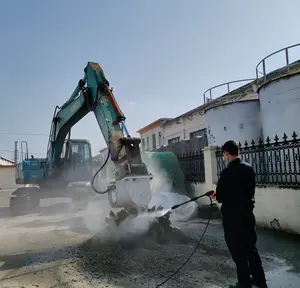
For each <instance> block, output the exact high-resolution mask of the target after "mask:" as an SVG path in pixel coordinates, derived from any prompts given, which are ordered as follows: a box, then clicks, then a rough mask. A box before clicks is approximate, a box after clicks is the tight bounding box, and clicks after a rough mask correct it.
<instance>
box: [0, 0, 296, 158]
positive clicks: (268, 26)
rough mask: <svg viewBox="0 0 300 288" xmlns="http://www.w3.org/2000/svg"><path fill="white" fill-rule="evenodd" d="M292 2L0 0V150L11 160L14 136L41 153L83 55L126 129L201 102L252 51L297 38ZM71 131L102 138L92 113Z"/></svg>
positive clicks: (236, 74) (241, 70) (235, 73)
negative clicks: (109, 90) (94, 65)
mask: <svg viewBox="0 0 300 288" xmlns="http://www.w3.org/2000/svg"><path fill="white" fill-rule="evenodd" d="M299 11H300V1H298V0H285V1H279V0H263V1H262V0H244V1H240V0H226V1H222V0H218V1H217V0H210V1H204V0H164V1H160V0H151V1H150V0H119V1H117V0H110V1H104V0H85V1H83V0H81V1H79V0H52V1H40V0H26V1H23V0H10V1H3V2H1V10H0V37H1V38H0V39H1V40H0V51H1V54H0V84H1V92H0V93H1V105H0V155H2V156H4V157H8V158H11V159H13V149H14V141H27V142H28V146H29V151H30V153H31V154H34V155H35V156H37V157H43V156H44V155H45V153H46V149H47V143H48V135H49V131H50V124H51V121H52V117H53V112H54V108H55V106H56V105H61V104H63V103H64V102H65V101H66V100H67V99H68V98H69V96H70V95H71V93H72V92H73V90H74V88H75V87H76V85H77V83H78V80H79V79H80V78H82V76H83V69H84V68H85V66H86V64H87V62H88V61H92V62H98V63H99V64H100V66H101V67H102V68H103V70H104V73H105V75H106V78H107V79H108V80H109V82H110V84H111V86H112V87H113V88H114V95H115V97H116V99H117V101H118V102H119V105H120V107H121V109H122V111H123V112H124V114H125V115H126V117H127V121H126V122H127V127H128V129H129V131H130V132H131V134H132V135H135V134H136V131H137V130H138V129H139V128H142V127H144V126H146V125H147V124H149V123H150V122H152V121H155V120H156V119H158V118H160V117H176V116H178V115H180V114H182V113H184V112H187V111H188V110H190V109H193V108H195V107H197V106H199V105H201V104H203V96H202V95H203V92H204V91H205V90H206V89H208V88H210V87H212V86H215V85H218V84H220V83H223V82H227V81H232V80H237V79H244V78H254V77H255V67H256V65H257V64H258V63H259V61H260V60H261V59H262V58H264V57H265V56H267V55H269V54H271V53H272V52H275V51H276V50H279V49H281V48H284V47H286V46H290V45H293V44H296V43H298V42H299V27H300V17H299ZM293 51H294V52H293ZM292 53H294V54H293V57H295V59H294V60H296V59H297V58H298V59H299V58H300V48H298V49H294V50H292ZM284 60H285V58H284V54H280V57H277V56H276V57H273V58H272V59H271V60H270V63H269V64H268V66H267V67H273V68H279V67H280V66H282V65H284ZM272 65H273V66H272ZM72 137H74V138H84V139H89V140H90V142H91V144H92V149H93V154H94V155H96V154H97V152H98V151H99V150H100V149H101V148H104V147H105V146H106V143H105V142H104V139H103V136H102V134H101V131H100V128H99V127H98V125H97V122H96V119H95V118H94V115H93V114H92V113H90V114H88V115H87V116H86V117H85V118H84V119H83V120H81V121H80V122H79V123H77V124H76V125H75V126H74V128H73V130H72Z"/></svg>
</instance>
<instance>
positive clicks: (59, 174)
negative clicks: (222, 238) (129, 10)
mask: <svg viewBox="0 0 300 288" xmlns="http://www.w3.org/2000/svg"><path fill="white" fill-rule="evenodd" d="M89 112H93V113H94V115H95V117H96V120H97V122H98V124H99V127H100V129H101V132H102V134H103V136H104V139H105V142H106V144H107V147H108V154H107V159H106V161H105V163H104V164H103V165H102V166H101V167H100V168H99V169H98V170H97V172H96V173H95V174H94V175H93V173H94V171H95V164H93V162H92V153H91V145H90V143H89V141H88V140H85V139H71V128H72V127H73V126H74V125H75V124H76V123H78V122H79V121H80V120H81V119H82V118H83V117H85V116H86V115H87V114H88V113H89ZM125 120H126V117H125V116H124V114H123V112H122V111H121V109H120V107H119V105H118V103H117V101H116V99H115V97H114V95H113V91H112V88H110V84H109V82H108V80H107V79H106V77H105V75H104V72H103V70H102V68H101V67H100V66H99V64H97V63H94V62H88V64H87V66H86V68H85V69H84V77H83V78H82V79H80V80H79V82H78V85H77V87H76V88H75V90H74V92H73V93H72V95H71V97H70V98H69V99H68V100H67V101H66V102H65V103H64V104H63V105H62V106H61V107H58V106H57V107H56V108H55V111H54V115H53V119H52V123H51V128H50V136H49V142H48V148H47V156H46V158H45V159H39V158H35V157H33V156H32V157H31V158H30V157H28V156H29V155H28V145H27V142H24V141H22V143H21V144H22V145H23V146H22V149H21V150H22V155H23V154H24V155H25V157H24V159H22V162H21V163H18V164H17V168H16V183H17V184H21V185H22V187H21V188H19V189H17V190H16V191H15V192H14V193H13V195H12V197H11V199H10V208H11V212H12V214H13V215H24V214H27V213H32V212H33V211H35V209H38V207H39V205H40V200H41V199H45V198H54V197H55V198H56V197H68V198H71V199H72V201H73V203H74V205H75V206H76V207H77V208H78V209H84V208H85V207H86V206H87V204H88V198H89V194H90V192H91V191H95V192H96V193H99V194H108V198H109V203H110V205H111V207H112V208H122V210H121V211H120V212H119V213H118V214H115V213H113V212H111V213H110V217H109V218H107V222H108V223H112V222H113V225H115V226H116V225H119V223H120V222H121V220H124V219H125V218H126V217H128V216H130V215H134V216H136V215H138V214H140V213H143V212H147V211H150V210H151V211H153V207H152V208H151V209H149V208H148V204H149V202H150V200H151V197H152V188H151V180H152V179H153V175H152V174H151V173H150V172H149V171H148V168H147V166H146V164H145V163H144V162H143V161H142V157H141V151H140V148H139V144H140V142H141V140H140V138H135V137H131V136H130V134H129V133H128V130H127V127H126V125H125ZM24 150H25V151H24ZM109 157H110V159H111V161H112V162H113V163H114V165H115V169H114V181H112V182H110V183H109V184H108V185H107V186H106V189H105V190H104V191H100V190H98V188H97V187H96V184H95V183H96V180H95V179H96V174H98V173H99V172H100V171H101V169H102V168H103V166H104V165H105V164H106V162H107V160H108V159H109ZM155 209H156V207H155ZM158 209H162V207H159V208H158ZM124 211H125V212H124ZM159 223H160V224H161V225H165V226H166V227H167V226H168V225H169V220H168V217H167V216H166V217H163V218H162V219H160V220H159ZM162 223H164V224H162Z"/></svg>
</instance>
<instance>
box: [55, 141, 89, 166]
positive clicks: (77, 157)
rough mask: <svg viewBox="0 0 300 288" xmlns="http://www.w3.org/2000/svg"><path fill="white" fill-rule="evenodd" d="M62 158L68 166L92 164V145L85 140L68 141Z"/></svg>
mask: <svg viewBox="0 0 300 288" xmlns="http://www.w3.org/2000/svg"><path fill="white" fill-rule="evenodd" d="M61 158H62V161H63V162H66V163H68V164H73V165H76V164H80V163H90V162H91V161H92V149H91V144H90V142H89V141H88V140H85V139H70V140H66V141H65V143H64V147H63V149H62V154H61Z"/></svg>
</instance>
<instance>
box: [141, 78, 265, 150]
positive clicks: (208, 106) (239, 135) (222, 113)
mask: <svg viewBox="0 0 300 288" xmlns="http://www.w3.org/2000/svg"><path fill="white" fill-rule="evenodd" d="M245 82H247V83H246V84H244V83H245ZM236 83H238V84H240V83H242V84H244V85H242V86H240V87H238V88H235V89H233V90H231V89H230V87H231V86H233V84H236ZM223 86H224V87H227V93H226V94H225V95H222V96H220V97H216V98H214V97H213V96H216V95H217V94H215V93H214V92H215V91H214V89H215V88H219V87H223ZM207 93H209V97H207V95H206V94H207ZM213 94H215V95H213ZM218 96H219V95H218ZM203 97H204V104H203V105H201V106H198V107H197V108H195V109H192V110H190V111H188V112H186V113H184V114H182V115H179V116H178V117H176V118H171V119H167V118H161V119H159V120H157V121H155V122H153V123H151V124H149V125H147V126H146V127H144V128H142V129H140V130H139V131H137V133H139V134H140V137H141V141H142V145H141V146H142V149H143V150H155V149H157V148H159V147H160V146H161V145H164V146H166V145H169V144H174V143H178V142H180V141H185V140H190V139H192V138H194V137H202V136H204V135H207V139H208V145H209V146H214V145H221V142H223V141H225V139H234V140H236V141H238V142H239V141H241V142H244V141H245V140H246V139H245V136H246V138H249V139H247V140H248V141H251V140H252V138H253V137H252V134H253V135H255V139H256V138H258V137H260V136H261V134H260V131H261V130H260V129H261V128H260V127H261V125H260V116H259V101H258V94H257V93H256V86H255V85H254V79H242V80H237V81H231V82H226V83H223V84H220V85H217V86H214V87H212V88H210V89H208V90H207V91H205V92H204V94H203ZM254 112H255V113H254ZM228 115H231V117H228ZM244 115H250V116H249V117H250V118H249V117H246V118H245V117H243V116H244ZM221 118H222V119H221ZM230 119H233V120H232V121H230ZM249 127H250V128H251V129H252V130H253V131H252V130H251V131H252V132H251V133H250V132H249V133H248V132H247V131H250V130H249ZM247 133H248V134H249V135H248V134H247ZM216 135H218V137H217V138H216ZM257 135H258V137H256V136H257Z"/></svg>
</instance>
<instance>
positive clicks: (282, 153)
mask: <svg viewBox="0 0 300 288" xmlns="http://www.w3.org/2000/svg"><path fill="white" fill-rule="evenodd" d="M297 137H298V135H297V134H296V133H295V132H294V133H293V134H292V136H291V137H288V136H287V135H286V134H284V135H283V137H282V140H281V139H279V137H278V136H277V135H276V136H275V138H274V141H273V142H271V139H270V138H269V137H267V138H266V141H265V143H263V141H262V140H261V139H260V140H259V141H258V143H255V142H254V141H252V142H251V143H250V144H249V143H248V142H247V141H246V142H245V143H244V145H243V146H242V145H241V143H239V147H240V154H241V158H242V159H243V160H244V161H246V162H248V163H250V164H251V165H252V166H253V168H254V170H255V173H256V182H257V184H273V185H284V186H300V139H299V138H297ZM280 140H281V141H280ZM216 158H217V174H218V177H219V176H220V172H221V171H222V170H223V169H224V168H225V167H226V163H225V162H224V160H223V153H222V151H221V148H218V149H217V151H216Z"/></svg>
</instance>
